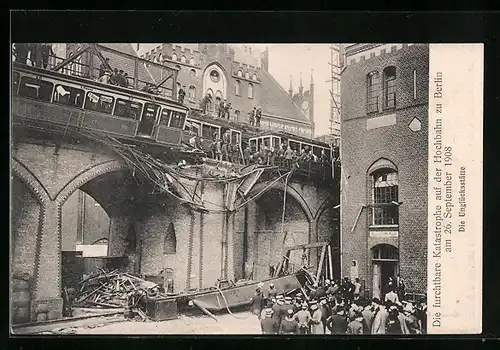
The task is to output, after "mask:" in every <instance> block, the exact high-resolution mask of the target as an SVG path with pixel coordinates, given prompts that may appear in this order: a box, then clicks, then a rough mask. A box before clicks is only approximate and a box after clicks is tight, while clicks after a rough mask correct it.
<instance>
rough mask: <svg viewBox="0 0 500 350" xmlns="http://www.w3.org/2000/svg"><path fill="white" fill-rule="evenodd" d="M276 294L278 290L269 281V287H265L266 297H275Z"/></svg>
mask: <svg viewBox="0 0 500 350" xmlns="http://www.w3.org/2000/svg"><path fill="white" fill-rule="evenodd" d="M276 295H278V291H277V290H276V288H275V287H274V283H269V288H268V289H267V299H269V300H271V299H274V298H276Z"/></svg>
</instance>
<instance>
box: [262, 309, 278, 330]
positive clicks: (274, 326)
mask: <svg viewBox="0 0 500 350" xmlns="http://www.w3.org/2000/svg"><path fill="white" fill-rule="evenodd" d="M260 328H261V330H262V334H276V333H278V323H277V322H276V319H275V318H274V317H273V310H271V309H266V310H265V311H264V318H262V319H261V320H260Z"/></svg>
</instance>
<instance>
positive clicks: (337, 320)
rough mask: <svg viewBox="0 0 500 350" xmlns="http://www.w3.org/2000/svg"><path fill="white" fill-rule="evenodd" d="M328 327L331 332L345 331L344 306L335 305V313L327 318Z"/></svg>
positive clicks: (342, 332) (339, 332)
mask: <svg viewBox="0 0 500 350" xmlns="http://www.w3.org/2000/svg"><path fill="white" fill-rule="evenodd" d="M328 329H329V330H330V332H331V334H345V333H346V331H347V317H346V315H345V310H344V307H341V306H337V308H336V310H335V313H334V314H333V316H332V317H331V318H330V319H329V320H328Z"/></svg>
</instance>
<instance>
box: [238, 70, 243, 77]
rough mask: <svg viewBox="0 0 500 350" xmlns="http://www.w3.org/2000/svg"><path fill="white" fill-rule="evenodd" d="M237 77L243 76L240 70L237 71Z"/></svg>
mask: <svg viewBox="0 0 500 350" xmlns="http://www.w3.org/2000/svg"><path fill="white" fill-rule="evenodd" d="M238 76H239V77H240V78H241V77H242V76H243V72H242V71H241V70H239V71H238Z"/></svg>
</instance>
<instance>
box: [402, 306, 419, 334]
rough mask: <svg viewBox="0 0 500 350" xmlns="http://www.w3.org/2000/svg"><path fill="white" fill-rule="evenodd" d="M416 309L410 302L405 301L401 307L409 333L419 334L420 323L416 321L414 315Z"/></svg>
mask: <svg viewBox="0 0 500 350" xmlns="http://www.w3.org/2000/svg"><path fill="white" fill-rule="evenodd" d="M415 313H416V309H415V307H414V306H413V304H412V303H409V302H408V303H406V305H405V307H404V308H403V314H404V318H405V321H406V325H407V327H408V330H409V332H410V334H421V333H422V332H421V330H420V324H419V322H418V318H417V316H415Z"/></svg>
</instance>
